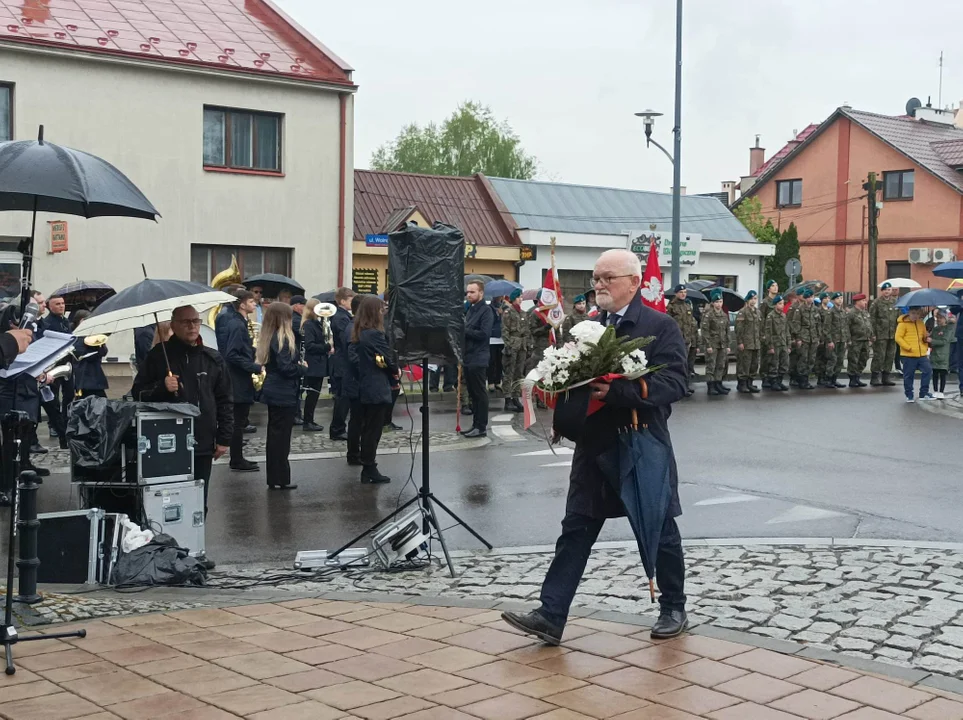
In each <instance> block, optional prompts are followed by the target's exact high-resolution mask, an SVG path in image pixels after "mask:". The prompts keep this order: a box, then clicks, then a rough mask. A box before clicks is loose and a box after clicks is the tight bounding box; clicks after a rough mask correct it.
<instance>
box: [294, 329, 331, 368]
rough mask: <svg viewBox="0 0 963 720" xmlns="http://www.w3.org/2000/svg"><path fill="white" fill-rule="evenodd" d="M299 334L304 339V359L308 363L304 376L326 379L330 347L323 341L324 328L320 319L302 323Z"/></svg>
mask: <svg viewBox="0 0 963 720" xmlns="http://www.w3.org/2000/svg"><path fill="white" fill-rule="evenodd" d="M301 333H302V335H303V337H304V359H305V360H307V361H308V370H307V372H306V373H305V375H306V376H307V377H310V378H323V377H327V376H328V352H329V351H330V350H331V346H330V345H328V343H327V342H326V341H325V339H324V326H323V325H322V324H321V321H320V319H319V320H309V321H308V322H306V323H304V325H303V326H302V328H301Z"/></svg>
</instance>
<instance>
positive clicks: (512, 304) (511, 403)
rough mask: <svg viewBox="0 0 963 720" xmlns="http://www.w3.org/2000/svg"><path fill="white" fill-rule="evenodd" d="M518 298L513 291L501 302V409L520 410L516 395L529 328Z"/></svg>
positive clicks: (520, 299) (519, 295)
mask: <svg viewBox="0 0 963 720" xmlns="http://www.w3.org/2000/svg"><path fill="white" fill-rule="evenodd" d="M521 301H522V291H521V290H513V291H512V294H511V295H509V296H508V300H507V301H506V302H505V303H504V304H503V305H502V340H503V341H504V343H505V349H504V351H503V353H502V368H503V370H502V372H503V379H502V389H503V394H504V395H505V409H506V410H512V411H514V412H521V410H522V404H521V403H520V402H519V400H518V398H519V395H520V394H521V385H522V380H523V379H524V378H525V363H527V362H528V352H529V345H530V343H531V330H530V328H529V325H528V317H527V316H526V315H525V313H523V312H522V310H521V308H520V307H519V305H520V304H521Z"/></svg>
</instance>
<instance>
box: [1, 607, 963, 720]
mask: <svg viewBox="0 0 963 720" xmlns="http://www.w3.org/2000/svg"><path fill="white" fill-rule="evenodd" d="M619 620H623V621H621V622H620V621H619ZM633 620H634V618H632V617H631V616H629V617H625V618H623V617H622V616H619V615H617V614H612V613H610V614H607V615H605V616H604V617H601V616H591V615H589V616H586V617H579V618H576V619H573V621H572V623H570V625H569V627H568V628H567V638H566V641H565V643H564V645H563V646H562V647H554V648H553V647H547V646H543V645H539V644H536V643H535V642H533V640H532V639H531V638H528V637H524V636H522V635H521V634H519V633H517V632H515V631H513V630H511V629H510V628H508V626H506V625H505V624H504V623H503V622H502V621H501V619H500V612H499V611H498V610H497V609H494V606H492V605H489V606H485V607H482V606H479V607H445V606H439V605H436V604H433V603H432V604H427V603H414V604H395V603H383V602H346V601H343V600H337V599H318V598H301V599H297V600H293V601H289V602H280V603H268V602H265V603H260V604H249V605H242V606H237V607H226V608H223V609H203V610H186V611H179V612H168V613H166V614H161V615H147V616H143V615H141V616H133V617H125V618H112V619H109V620H106V621H104V622H91V623H87V624H86V626H85V629H86V630H87V637H86V638H83V639H71V640H69V641H62V640H56V639H44V640H39V641H36V642H28V643H20V644H17V645H15V646H14V648H13V650H14V655H15V657H16V662H17V664H18V667H19V669H18V671H17V674H16V675H14V676H2V677H0V715H2V716H3V717H4V718H6V720H36V719H38V718H44V719H46V720H56V719H58V718H60V719H66V718H87V720H94V719H95V718H96V719H97V720H108V719H114V720H116V719H117V718H148V717H152V718H162V717H163V718H173V717H175V716H176V717H178V718H183V720H229V719H230V718H238V717H246V718H252V719H253V720H301V719H304V720H308V719H309V718H310V719H311V720H335V719H337V720H340V719H342V718H343V719H345V720H350V719H354V720H357V719H359V718H364V719H365V720H377V719H378V718H383V719H389V718H407V719H408V720H472V719H473V718H474V719H476V720H510V719H517V720H521V719H522V718H530V719H532V720H591V718H615V719H616V720H700V719H702V720H800V719H801V718H803V719H809V720H828V719H830V718H839V719H840V720H892V719H893V718H915V719H916V720H960V718H963V702H961V700H963V696H960V695H956V694H954V693H953V692H950V691H949V690H950V688H947V687H945V683H941V682H939V681H934V679H933V678H932V677H931V676H928V675H926V674H925V673H916V674H913V675H912V677H902V678H898V679H895V680H894V679H892V678H891V677H890V676H877V675H872V674H869V673H868V672H866V671H864V670H863V669H844V668H843V667H840V666H839V665H838V664H836V663H834V662H833V660H834V658H820V659H817V658H811V657H809V656H805V655H801V654H798V653H797V652H795V651H794V650H792V649H790V648H783V649H781V650H780V651H778V652H774V651H772V650H769V649H764V648H760V647H758V645H754V644H753V643H751V642H739V640H738V639H736V638H734V637H732V636H730V637H727V638H721V637H719V634H720V633H715V635H713V634H712V633H704V632H700V631H699V629H697V630H696V631H695V632H693V633H691V634H687V635H685V636H683V637H680V638H677V639H675V640H671V641H663V642H659V641H652V640H651V638H650V637H649V633H648V631H647V630H646V629H645V628H644V627H640V625H639V623H637V622H634V621H633ZM62 629H64V628H63V627H62V626H60V627H55V628H51V630H53V631H59V630H62ZM740 637H741V636H740ZM750 639H751V638H750ZM941 685H942V686H943V687H941Z"/></svg>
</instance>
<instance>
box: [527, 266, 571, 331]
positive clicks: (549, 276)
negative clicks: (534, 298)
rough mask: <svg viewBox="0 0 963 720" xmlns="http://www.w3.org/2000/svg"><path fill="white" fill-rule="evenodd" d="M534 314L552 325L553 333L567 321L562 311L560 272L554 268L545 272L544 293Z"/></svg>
mask: <svg viewBox="0 0 963 720" xmlns="http://www.w3.org/2000/svg"><path fill="white" fill-rule="evenodd" d="M534 312H535V314H536V315H538V317H540V318H541V319H542V322H543V323H545V324H546V325H551V326H552V330H553V331H555V332H557V331H558V330H559V328H561V327H562V321H563V320H565V311H564V310H563V309H562V286H561V285H560V284H559V282H558V272H557V271H556V270H555V268H554V267H550V268H549V269H548V270H546V271H545V282H544V283H542V291H541V293H539V296H538V305H537V307H536V308H535V310H534ZM553 342H554V338H553Z"/></svg>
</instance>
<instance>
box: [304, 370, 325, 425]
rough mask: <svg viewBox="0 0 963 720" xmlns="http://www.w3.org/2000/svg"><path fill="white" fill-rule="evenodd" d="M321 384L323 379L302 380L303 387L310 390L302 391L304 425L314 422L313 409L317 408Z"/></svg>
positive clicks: (310, 378) (307, 378)
mask: <svg viewBox="0 0 963 720" xmlns="http://www.w3.org/2000/svg"><path fill="white" fill-rule="evenodd" d="M323 382H324V378H323V377H306V378H304V386H305V387H306V388H310V390H305V391H304V422H305V424H307V423H313V422H314V409H315V408H316V407H317V406H318V396H319V395H321V383H323Z"/></svg>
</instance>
